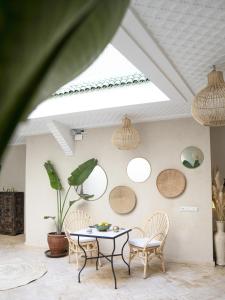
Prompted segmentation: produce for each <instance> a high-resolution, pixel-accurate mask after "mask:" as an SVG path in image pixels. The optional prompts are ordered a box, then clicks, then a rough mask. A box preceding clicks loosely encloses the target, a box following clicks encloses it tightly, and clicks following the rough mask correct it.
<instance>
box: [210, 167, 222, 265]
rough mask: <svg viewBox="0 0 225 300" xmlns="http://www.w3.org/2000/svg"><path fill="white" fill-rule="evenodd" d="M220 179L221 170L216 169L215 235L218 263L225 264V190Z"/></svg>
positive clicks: (214, 185) (214, 186)
mask: <svg viewBox="0 0 225 300" xmlns="http://www.w3.org/2000/svg"><path fill="white" fill-rule="evenodd" d="M223 187H224V186H223V184H222V183H221V179H220V172H219V170H216V173H215V176H214V178H213V183H212V200H213V203H214V207H215V211H216V226H217V232H216V233H215V235H214V244H215V253H216V264H217V265H220V266H225V232H224V224H225V192H224V188H223Z"/></svg>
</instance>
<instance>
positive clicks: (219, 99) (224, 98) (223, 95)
mask: <svg viewBox="0 0 225 300" xmlns="http://www.w3.org/2000/svg"><path fill="white" fill-rule="evenodd" d="M192 115H193V118H194V119H195V120H196V121H197V122H199V123H200V124H202V125H205V126H224V125H225V82H224V79H223V73H222V72H220V71H216V70H215V68H214V70H213V71H212V72H210V73H209V74H208V86H207V87H206V88H204V89H203V90H202V91H200V92H199V93H198V94H197V95H196V96H195V98H194V100H193V103H192Z"/></svg>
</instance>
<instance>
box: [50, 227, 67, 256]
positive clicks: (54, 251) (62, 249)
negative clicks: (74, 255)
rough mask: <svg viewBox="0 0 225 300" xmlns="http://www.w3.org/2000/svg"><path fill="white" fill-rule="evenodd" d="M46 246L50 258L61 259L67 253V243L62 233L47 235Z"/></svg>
mask: <svg viewBox="0 0 225 300" xmlns="http://www.w3.org/2000/svg"><path fill="white" fill-rule="evenodd" d="M48 245H49V250H50V251H49V252H48V256H50V257H62V256H64V255H67V252H68V241H67V239H66V235H65V234H64V233H62V234H57V233H56V232H50V233H49V234H48Z"/></svg>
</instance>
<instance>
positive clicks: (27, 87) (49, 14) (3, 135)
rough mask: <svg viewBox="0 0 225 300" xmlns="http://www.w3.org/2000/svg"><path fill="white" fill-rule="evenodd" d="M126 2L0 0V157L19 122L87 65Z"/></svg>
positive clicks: (114, 26)
mask: <svg viewBox="0 0 225 300" xmlns="http://www.w3.org/2000/svg"><path fill="white" fill-rule="evenodd" d="M128 4H129V1H128V0H113V1H112V0H105V1H102V0H57V1H54V0H38V1H30V0H20V1H8V0H2V1H1V2H0V45H1V47H0V70H1V71H0V107H1V109H0V158H1V156H2V154H3V151H4V149H5V147H6V145H7V143H8V142H9V139H10V137H11V136H12V133H13V131H14V129H15V128H16V126H17V124H18V122H19V121H21V120H22V119H25V118H26V117H27V115H28V114H29V112H31V111H32V109H34V108H35V107H36V106H37V105H38V104H39V103H40V102H41V101H43V100H44V99H46V98H48V97H49V96H50V95H51V94H52V93H53V92H55V91H56V90H57V89H58V88H59V87H60V86H62V85H63V84H65V83H66V82H68V81H69V80H71V79H73V78H75V77H76V76H77V75H79V74H80V73H81V72H82V71H83V70H84V69H86V68H87V67H88V66H89V65H90V64H91V63H92V62H93V61H94V60H95V59H96V57H97V56H98V55H99V54H100V53H101V51H102V50H103V49H104V47H105V46H106V45H107V44H108V43H109V41H110V40H111V38H112V36H113V35H114V33H115V31H116V29H117V28H118V26H119V24H120V22H121V19H122V17H123V15H124V13H125V11H126V8H127V6H128Z"/></svg>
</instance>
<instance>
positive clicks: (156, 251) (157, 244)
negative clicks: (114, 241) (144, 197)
mask: <svg viewBox="0 0 225 300" xmlns="http://www.w3.org/2000/svg"><path fill="white" fill-rule="evenodd" d="M133 229H137V230H138V231H139V232H140V233H141V235H142V237H141V238H134V239H130V240H129V247H130V255H129V263H130V262H131V260H132V259H133V258H134V257H136V256H137V257H139V258H140V259H141V260H142V262H143V264H144V278H146V273H147V267H148V263H149V261H150V260H151V259H152V258H153V257H155V256H156V257H158V258H159V259H160V260H161V264H162V271H163V272H165V262H164V256H163V248H164V245H165V240H166V237H167V234H168V230H169V218H168V216H167V214H166V213H164V212H160V211H158V212H155V213H154V214H153V215H152V216H151V217H150V218H149V219H148V220H147V222H146V225H145V228H144V230H142V229H141V228H139V227H135V228H133Z"/></svg>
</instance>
